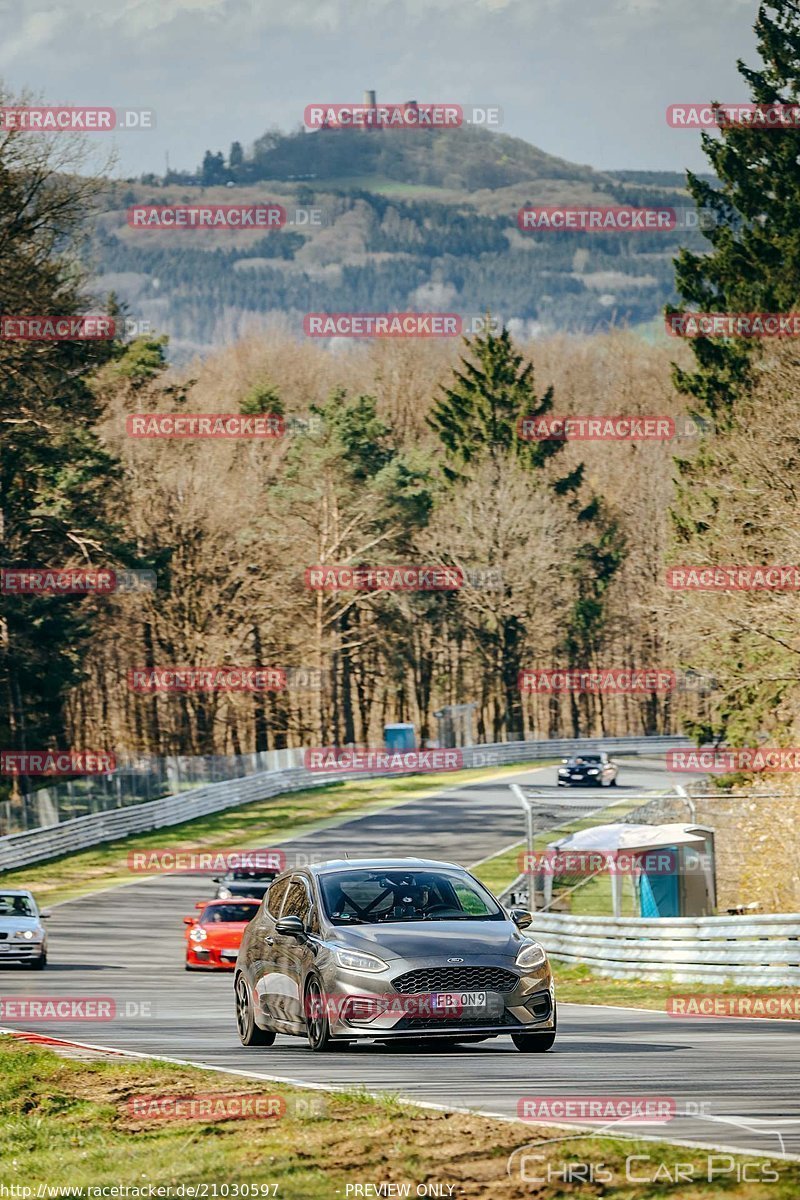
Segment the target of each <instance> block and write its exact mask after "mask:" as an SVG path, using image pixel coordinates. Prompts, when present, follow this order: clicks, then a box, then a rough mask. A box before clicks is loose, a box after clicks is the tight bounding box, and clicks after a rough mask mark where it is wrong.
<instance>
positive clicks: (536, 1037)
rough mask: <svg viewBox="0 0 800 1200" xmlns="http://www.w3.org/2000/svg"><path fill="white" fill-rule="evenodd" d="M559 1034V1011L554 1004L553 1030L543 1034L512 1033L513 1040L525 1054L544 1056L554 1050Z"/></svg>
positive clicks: (545, 1031)
mask: <svg viewBox="0 0 800 1200" xmlns="http://www.w3.org/2000/svg"><path fill="white" fill-rule="evenodd" d="M557 1032H558V1009H557V1007H556V1005H555V1002H554V1003H553V1028H552V1029H547V1030H544V1031H543V1032H542V1033H512V1035H511V1040H512V1042H513V1043H514V1045H515V1046H516V1047H517V1049H518V1050H521V1051H522V1052H523V1054H544V1053H545V1051H546V1050H552V1048H553V1043H554V1042H555V1040H556V1034H557Z"/></svg>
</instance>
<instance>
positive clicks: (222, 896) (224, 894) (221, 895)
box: [217, 887, 233, 900]
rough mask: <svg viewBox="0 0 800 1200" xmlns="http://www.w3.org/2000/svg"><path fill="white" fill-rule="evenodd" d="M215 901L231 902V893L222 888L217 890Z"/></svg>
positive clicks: (227, 889)
mask: <svg viewBox="0 0 800 1200" xmlns="http://www.w3.org/2000/svg"><path fill="white" fill-rule="evenodd" d="M217 899H218V900H232V899H233V892H232V891H231V890H230V889H229V888H224V887H221V888H217Z"/></svg>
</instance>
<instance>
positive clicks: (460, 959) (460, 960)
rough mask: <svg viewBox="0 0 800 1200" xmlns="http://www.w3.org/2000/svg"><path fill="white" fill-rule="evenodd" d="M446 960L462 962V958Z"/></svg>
mask: <svg viewBox="0 0 800 1200" xmlns="http://www.w3.org/2000/svg"><path fill="white" fill-rule="evenodd" d="M447 961H448V962H463V961H464V960H463V958H448V960H447Z"/></svg>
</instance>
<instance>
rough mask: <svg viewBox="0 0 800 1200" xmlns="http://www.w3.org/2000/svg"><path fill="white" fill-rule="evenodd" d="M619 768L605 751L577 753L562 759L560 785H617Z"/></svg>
mask: <svg viewBox="0 0 800 1200" xmlns="http://www.w3.org/2000/svg"><path fill="white" fill-rule="evenodd" d="M618 774H619V768H618V766H617V764H616V763H615V762H612V760H611V759H610V758H609V757H608V755H607V754H605V753H596V754H575V755H573V757H572V758H564V759H562V765H561V766H560V767H559V768H558V786H559V787H616V786H617V775H618Z"/></svg>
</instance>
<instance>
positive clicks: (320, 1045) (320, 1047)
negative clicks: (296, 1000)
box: [303, 975, 333, 1054]
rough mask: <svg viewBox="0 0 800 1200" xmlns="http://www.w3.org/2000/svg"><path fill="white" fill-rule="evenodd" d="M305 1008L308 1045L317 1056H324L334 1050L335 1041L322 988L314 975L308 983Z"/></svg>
mask: <svg viewBox="0 0 800 1200" xmlns="http://www.w3.org/2000/svg"><path fill="white" fill-rule="evenodd" d="M303 1007H304V1010H305V1018H306V1035H307V1037H308V1044H309V1046H310V1047H311V1049H312V1050H313V1051H314V1053H315V1054H323V1053H324V1052H325V1051H326V1050H330V1049H331V1048H332V1045H333V1039H332V1038H331V1024H330V1021H329V1020H328V1014H327V1013H326V1012H325V1005H324V1003H323V1000H322V988H321V987H320V983H319V979H318V978H317V976H316V975H312V976H311V977H310V978H309V980H308V982H307V983H306V991H305V1000H304V1005H303ZM312 1010H316V1011H312Z"/></svg>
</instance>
